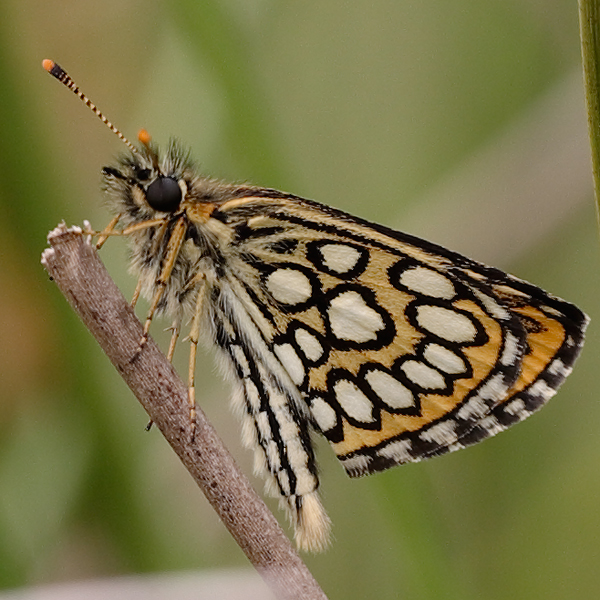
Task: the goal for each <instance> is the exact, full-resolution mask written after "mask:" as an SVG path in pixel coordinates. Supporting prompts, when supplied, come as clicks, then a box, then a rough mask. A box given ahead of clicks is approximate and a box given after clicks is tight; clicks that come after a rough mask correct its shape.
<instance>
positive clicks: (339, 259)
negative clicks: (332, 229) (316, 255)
mask: <svg viewBox="0 0 600 600" xmlns="http://www.w3.org/2000/svg"><path fill="white" fill-rule="evenodd" d="M319 250H320V252H321V255H322V256H323V264H324V265H325V266H326V267H327V268H328V269H329V270H330V271H335V272H336V273H347V272H348V271H350V270H351V269H353V268H354V267H355V266H356V263H357V262H358V259H359V258H360V252H359V251H358V250H357V249H356V248H353V247H352V246H345V245H344V244H324V245H323V246H321V247H320V248H319Z"/></svg>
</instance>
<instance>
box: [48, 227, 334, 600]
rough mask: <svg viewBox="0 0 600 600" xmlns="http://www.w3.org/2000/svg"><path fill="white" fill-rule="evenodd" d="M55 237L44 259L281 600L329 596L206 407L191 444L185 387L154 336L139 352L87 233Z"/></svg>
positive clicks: (133, 329) (130, 319) (136, 330)
mask: <svg viewBox="0 0 600 600" xmlns="http://www.w3.org/2000/svg"><path fill="white" fill-rule="evenodd" d="M48 241H49V243H50V246H51V248H48V249H47V250H45V251H44V253H43V255H42V264H43V265H44V266H45V268H46V269H47V271H48V272H49V273H50V275H51V276H52V278H53V279H54V281H55V282H56V284H57V285H58V287H59V288H60V290H61V292H62V293H63V294H64V295H65V297H66V298H67V300H68V301H69V303H70V304H71V306H72V307H73V308H74V309H75V311H76V312H77V314H78V315H79V316H80V318H81V319H82V321H83V322H84V324H85V326H86V327H87V328H88V329H89V330H90V331H91V333H92V335H93V336H94V337H95V338H96V340H97V341H98V343H99V344H100V346H101V347H102V349H103V350H104V352H105V353H106V354H107V356H108V357H109V359H110V360H111V362H112V363H113V365H114V366H115V367H116V368H117V371H119V373H120V375H121V376H122V377H123V379H124V380H125V382H126V383H127V385H128V386H129V387H130V388H131V390H132V391H133V393H134V394H135V396H136V398H137V399H138V400H139V401H140V402H141V404H142V406H143V407H144V409H145V410H146V412H147V413H148V415H149V416H150V418H151V419H152V421H153V422H154V423H155V425H156V427H158V429H159V430H160V431H161V432H162V434H163V435H164V436H165V438H166V440H167V441H168V442H169V444H170V445H171V447H172V448H173V450H175V452H176V454H177V456H179V458H180V460H181V462H183V464H184V465H185V467H186V468H187V470H188V471H189V473H190V475H191V476H192V477H193V478H194V480H195V481H196V483H197V484H198V486H199V487H200V489H201V490H202V492H203V493H204V495H205V496H206V497H207V498H208V501H209V502H210V504H211V505H212V507H213V508H214V509H215V510H216V511H217V514H218V515H219V517H220V518H221V520H222V521H223V523H224V524H225V526H226V527H227V529H229V532H230V533H231V535H232V536H233V537H234V538H235V540H236V542H237V543H238V544H239V546H240V547H241V548H242V550H243V551H244V553H245V554H246V556H247V557H248V558H249V559H250V561H251V562H252V564H253V565H254V567H255V568H256V569H257V571H258V572H259V573H260V575H261V576H262V577H263V579H264V580H265V581H266V582H267V584H268V585H269V586H270V587H271V589H272V590H273V592H274V593H275V595H276V596H277V598H281V599H282V600H283V599H285V600H292V599H300V598H301V599H303V600H313V599H314V600H317V599H319V600H323V599H324V600H326V596H325V594H324V593H323V591H322V590H321V588H320V587H319V585H318V584H317V582H316V581H315V580H314V578H313V577H312V575H311V574H310V572H309V571H308V569H307V567H306V565H305V564H304V563H303V562H302V560H301V559H300V557H299V556H298V554H297V552H296V551H295V549H294V548H293V547H292V545H291V543H290V541H289V540H288V538H287V537H286V535H285V533H284V532H283V530H282V529H281V527H280V526H279V524H278V523H277V521H276V519H275V517H274V516H273V515H272V514H271V512H270V511H269V509H268V508H267V507H266V505H265V504H264V502H263V501H262V500H261V499H260V498H259V497H258V496H257V494H256V492H255V491H254V490H253V489H252V487H251V485H250V482H249V481H248V480H247V478H246V477H245V476H244V475H243V473H241V471H240V470H239V468H238V466H237V465H236V464H235V461H234V460H233V458H232V456H231V455H230V454H229V452H228V451H227V449H226V448H225V446H224V445H223V443H222V442H221V440H220V439H219V438H218V436H217V434H216V432H215V430H214V429H213V427H212V425H211V424H210V423H209V422H208V421H207V419H206V416H205V414H204V413H203V412H202V410H201V409H200V408H199V407H198V408H197V411H196V432H195V441H194V443H193V444H190V438H191V436H190V433H191V422H190V412H189V406H188V399H187V387H186V385H185V384H184V383H183V381H182V380H181V379H180V378H179V376H178V375H177V373H176V372H175V370H174V369H173V367H172V365H171V364H170V363H169V362H168V361H167V359H166V357H165V356H164V354H162V352H161V351H160V350H159V348H158V346H157V345H156V343H155V342H154V341H153V340H152V339H151V338H150V339H149V340H148V342H147V343H146V344H145V345H144V347H143V348H142V350H141V352H140V351H139V343H140V339H141V337H142V330H143V328H142V325H141V323H140V322H139V320H138V319H137V317H136V315H135V313H134V311H133V309H132V308H131V306H130V305H129V303H128V302H127V301H126V300H125V298H124V297H123V295H122V294H121V292H120V290H119V289H118V288H117V286H116V284H115V283H114V282H113V281H112V279H111V278H110V276H109V274H108V272H107V271H106V269H105V267H104V265H103V264H102V262H101V261H100V259H99V257H98V254H97V252H96V250H95V249H94V248H93V247H92V246H91V245H90V244H89V243H88V242H87V241H86V239H85V237H84V236H83V235H82V234H81V230H80V229H78V228H75V229H67V228H66V227H65V226H64V225H60V226H59V227H57V229H55V230H54V231H52V232H51V233H50V234H49V236H48Z"/></svg>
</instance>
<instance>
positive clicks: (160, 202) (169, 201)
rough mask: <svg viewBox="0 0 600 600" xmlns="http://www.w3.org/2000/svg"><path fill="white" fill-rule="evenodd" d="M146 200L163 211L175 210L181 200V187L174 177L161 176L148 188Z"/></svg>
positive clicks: (154, 207)
mask: <svg viewBox="0 0 600 600" xmlns="http://www.w3.org/2000/svg"><path fill="white" fill-rule="evenodd" d="M146 201H147V202H148V204H149V205H150V206H151V207H152V208H153V209H154V210H159V211H161V212H173V211H175V210H177V209H178V208H179V203H180V202H181V188H180V187H179V184H178V183H177V181H175V179H173V178H172V177H159V178H158V179H157V180H156V181H153V182H152V183H151V184H150V185H149V186H148V189H147V190H146Z"/></svg>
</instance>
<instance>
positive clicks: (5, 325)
mask: <svg viewBox="0 0 600 600" xmlns="http://www.w3.org/2000/svg"><path fill="white" fill-rule="evenodd" d="M0 51H1V53H2V56H1V58H2V60H0V71H1V77H2V79H1V81H2V84H1V85H0V122H1V124H2V128H1V131H2V138H1V141H0V153H1V156H0V169H1V170H2V173H1V174H2V177H1V180H2V185H0V201H1V205H2V211H1V213H0V256H1V260H0V277H1V287H0V340H1V344H0V361H1V362H0V373H1V385H0V387H1V392H0V587H1V588H15V587H20V586H30V585H37V584H44V583H48V582H64V581H71V580H80V579H84V578H94V577H100V576H113V575H122V574H130V573H131V574H133V573H147V572H173V571H179V570H198V571H201V570H210V569H215V568H223V567H228V568H231V567H241V568H248V566H247V562H246V560H245V558H244V556H243V555H242V553H241V551H240V550H239V549H238V548H237V547H236V545H235V544H234V542H233V541H232V539H231V538H230V537H229V535H228V534H227V532H226V531H225V529H224V528H223V527H222V526H221V525H220V523H219V522H218V520H217V519H216V517H215V516H214V514H213V513H212V511H211V510H210V508H209V507H208V505H207V502H206V501H205V500H204V498H203V497H202V496H201V494H200V493H199V492H198V491H197V489H195V487H194V485H193V484H192V482H191V481H190V480H189V478H188V476H187V475H186V472H185V471H184V469H183V467H181V466H180V465H179V464H178V462H177V460H176V458H175V457H174V455H173V453H172V452H171V451H170V449H169V447H168V446H167V444H166V443H165V442H164V441H163V440H162V439H161V437H160V434H159V433H158V432H157V431H156V430H154V431H152V432H151V433H146V432H145V431H144V426H145V424H146V416H145V414H144V413H143V411H142V409H141V408H140V407H139V406H138V404H137V402H136V401H135V399H134V398H133V397H132V395H131V393H130V392H129V390H128V389H127V388H126V386H125V385H124V383H123V382H122V381H121V380H120V378H119V377H118V375H117V374H116V373H115V372H113V370H112V367H111V366H110V365H109V364H108V361H107V359H106V358H105V357H104V355H103V354H102V353H101V351H100V349H99V348H98V347H97V346H96V344H95V342H94V341H93V340H92V339H91V337H90V336H89V334H88V333H87V332H86V331H84V328H83V326H82V325H81V324H80V323H79V321H78V320H77V318H76V317H74V316H73V314H72V313H71V311H70V310H69V308H68V307H67V304H66V302H65V300H64V299H63V298H62V297H61V296H60V294H59V292H58V291H57V289H56V288H55V287H54V285H53V284H52V283H51V282H50V281H49V280H48V277H47V275H46V273H45V272H44V270H43V269H42V267H41V266H40V263H39V258H40V253H41V252H42V250H43V249H44V247H45V245H46V242H45V237H46V233H47V231H48V230H49V229H51V228H53V227H54V226H55V225H56V224H57V223H58V222H59V221H60V220H62V219H65V220H66V221H67V223H68V224H72V223H81V222H82V220H83V219H85V218H87V219H90V220H91V222H92V224H93V225H94V226H96V227H102V226H103V225H104V224H106V223H107V222H108V220H109V216H108V214H107V213H106V211H105V210H104V209H103V206H102V198H101V193H100V191H99V181H100V169H101V167H102V166H104V165H105V164H108V163H110V162H111V160H112V157H113V156H114V155H115V154H116V153H118V152H121V151H122V150H124V148H123V147H122V145H121V143H120V142H119V141H118V140H117V139H116V137H115V136H114V135H113V134H111V133H110V132H109V131H108V130H107V129H106V128H105V127H104V126H102V125H101V124H100V122H99V121H98V120H97V119H96V118H95V117H93V116H92V115H91V114H90V113H89V111H88V110H87V109H86V108H85V107H84V106H83V105H81V103H80V102H79V101H78V100H77V99H76V98H74V97H73V96H72V94H70V93H69V92H67V91H66V90H65V89H63V88H62V86H60V85H59V84H58V83H57V82H56V81H54V80H52V79H51V78H50V77H49V76H48V75H47V74H46V73H44V71H43V70H42V68H41V66H40V62H41V60H42V59H43V58H52V59H54V60H56V61H57V62H59V63H60V64H61V65H62V66H63V67H64V68H65V69H67V70H68V71H69V72H70V74H71V75H72V76H73V77H74V79H75V80H76V81H77V83H78V84H79V85H80V86H81V87H82V89H83V90H84V91H85V92H86V93H87V94H88V95H89V96H90V98H91V99H92V100H93V101H94V102H95V103H97V104H98V105H99V107H100V108H101V109H102V110H103V111H104V112H105V113H106V114H107V116H108V117H109V118H110V119H111V120H112V121H113V122H114V123H115V124H116V125H117V126H119V127H120V128H121V129H122V130H123V132H124V133H125V135H127V136H128V137H129V138H135V135H136V132H137V130H138V129H139V128H140V127H146V128H147V129H148V130H149V131H150V132H151V133H152V135H153V137H154V139H155V140H156V141H157V142H159V143H162V144H164V143H166V141H167V140H168V138H169V137H170V136H176V137H178V138H180V139H181V140H182V141H183V142H184V143H185V144H186V145H189V146H190V147H191V148H192V149H193V154H194V156H195V157H196V159H197V160H198V161H199V163H200V164H201V165H202V168H203V170H204V171H205V172H206V174H209V175H211V176H216V177H222V178H226V179H228V180H238V181H241V180H247V181H252V182H254V183H257V184H261V185H265V186H269V187H278V188H281V189H284V190H287V191H291V192H293V193H295V194H299V195H302V196H305V197H309V198H313V199H316V200H319V201H321V202H324V203H328V204H331V205H333V206H335V207H338V208H341V209H343V210H346V211H349V212H352V213H354V214H357V215H359V216H361V217H364V218H367V219H370V220H374V221H378V222H382V223H385V224H388V225H390V226H392V227H396V228H399V229H402V230H405V231H407V232H410V233H412V234H415V235H420V236H423V237H427V238H430V239H432V240H433V241H436V242H437V243H440V244H444V245H448V246H450V247H452V249H454V250H457V251H460V252H462V253H465V254H467V255H469V256H471V257H472V258H475V259H479V260H482V261H485V262H491V263H493V264H494V265H495V266H498V267H501V268H503V269H505V270H509V271H511V272H513V273H515V274H516V275H518V276H520V277H523V278H526V279H528V280H530V281H532V282H534V283H536V284H537V285H540V286H541V287H544V288H546V289H549V290H551V291H552V292H553V293H555V294H556V295H559V296H561V297H564V298H567V299H568V300H570V301H572V302H574V303H577V304H578V305H580V306H581V307H582V308H583V309H584V310H585V311H586V312H588V313H589V314H590V316H592V319H594V318H595V321H592V326H591V328H590V330H589V335H588V341H587V346H586V348H585V349H584V353H583V355H582V357H581V359H580V361H579V363H578V365H577V367H576V369H575V371H574V373H573V375H572V376H571V377H570V378H569V380H568V381H567V382H566V384H565V385H564V387H563V388H562V389H561V391H560V393H559V394H558V396H557V397H556V398H555V399H553V400H552V401H551V402H550V404H549V405H548V406H547V407H546V408H545V409H544V410H543V411H541V412H540V413H539V414H537V415H536V416H535V417H533V418H532V419H530V420H528V421H526V422H525V423H524V424H522V425H519V426H517V427H515V428H514V429H513V430H511V431H509V432H506V433H504V434H502V435H500V436H498V437H497V438H494V439H492V440H489V441H486V442H485V443H484V444H481V445H479V446H477V447H474V448H471V449H469V450H467V451H464V452H459V453H456V454H452V455H449V456H446V457H443V458H439V459H436V460H433V461H431V462H427V463H422V464H419V465H411V466H406V467H403V468H398V469H392V470H390V471H387V472H385V473H382V474H379V475H376V476H372V477H368V478H364V479H361V480H357V481H351V480H349V479H347V478H346V476H345V475H344V473H343V471H342V469H341V468H340V466H339V465H338V464H336V459H335V457H334V456H333V453H332V452H331V451H330V450H329V449H328V447H327V445H326V444H324V443H320V444H319V459H320V462H321V464H322V483H323V487H322V489H323V496H324V503H325V505H326V507H327V509H328V511H329V514H330V516H331V517H332V519H333V523H334V535H335V540H334V544H333V546H332V547H331V549H330V550H329V551H328V552H327V553H325V554H323V555H318V556H307V557H306V561H307V563H308V565H309V567H310V569H311V570H312V572H313V574H314V575H315V577H316V578H317V580H318V581H319V582H320V583H321V584H322V586H323V588H324V590H325V592H326V593H327V594H328V596H329V598H330V599H331V600H336V599H341V598H344V599H354V598H357V599H362V598H378V599H388V598H390V599H392V598H409V599H411V600H414V599H419V600H420V599H423V600H427V599H440V598H443V599H460V600H469V599H480V598H486V599H492V600H495V599H498V600H499V599H505V598H506V599H508V598H511V599H512V598H541V597H543V598H546V599H554V598H557V599H558V598H560V599H561V600H564V599H570V598H593V597H596V596H597V593H598V592H597V590H598V588H599V586H600V570H599V569H598V564H599V561H600V517H599V514H598V506H599V497H600V478H599V477H598V464H599V462H600V436H599V435H598V433H599V431H600V404H599V403H598V401H597V397H598V392H597V389H596V386H597V385H598V372H597V371H596V369H597V365H596V357H597V355H598V351H599V344H600V340H599V337H598V334H597V333H596V331H597V329H596V325H595V324H596V322H598V317H599V316H600V312H599V311H598V309H597V298H598V296H599V292H600V290H599V289H598V288H599V286H598V284H597V277H596V276H595V275H594V274H595V273H598V270H599V267H600V264H599V257H598V233H597V227H596V218H595V214H594V207H593V199H592V191H591V174H590V165H589V159H588V155H589V150H588V142H587V137H586V135H587V132H586V122H585V115H584V108H583V92H582V83H581V74H580V56H579V40H578V23H577V4H576V2H574V1H573V2H565V1H564V0H515V1H510V2H507V1H506V0H434V1H433V2H416V1H413V2H406V1H398V0H381V1H380V2H367V1H366V0H357V1H355V2H351V3H349V2H342V1H340V0H326V1H325V2H323V1H317V0H308V1H303V2H298V1H296V2H294V1H291V2H283V1H277V0H221V1H217V0H208V1H202V2H199V1H197V0H196V1H192V0H189V1H187V2H186V1H183V0H182V1H172V2H168V1H163V2H160V1H154V2H141V1H135V0H119V1H114V0H108V1H107V2H104V3H102V4H101V5H99V4H98V3H92V2H88V1H81V0H80V1H77V2H75V1H73V0H68V1H67V2H61V3H58V2H37V1H35V0H20V1H19V2H17V0H4V2H3V18H2V20H1V22H0ZM102 257H103V260H105V262H106V264H107V265H108V267H109V270H110V271H111V273H112V274H113V275H114V277H115V279H116V280H117V282H118V283H119V285H120V287H121V288H122V289H123V290H124V292H125V294H126V295H127V296H131V294H132V292H133V288H134V286H135V282H134V281H133V280H132V279H131V278H130V277H129V275H128V274H127V265H126V253H125V247H124V244H123V243H122V242H121V240H115V241H113V243H110V244H107V245H106V246H105V248H104V249H103V250H102ZM166 325H167V324H166V323H165V326H166ZM160 329H161V327H160V325H158V326H155V328H154V333H155V334H156V336H157V337H159V338H160V339H162V340H163V343H164V341H165V338H164V336H163V335H161V332H160ZM186 353H187V348H186V345H185V344H182V345H181V347H180V349H179V353H178V355H177V357H176V358H177V361H178V364H179V365H185V361H186ZM200 362H201V365H200V367H199V372H198V379H199V381H200V384H199V390H198V393H197V395H198V397H199V402H200V404H201V405H202V407H203V408H204V409H205V410H206V411H207V413H208V414H209V416H210V418H211V419H212V420H213V422H214V424H215V426H216V427H217V429H218V430H219V432H220V433H221V434H222V436H223V437H224V439H225V441H226V442H227V444H228V445H229V447H230V448H231V450H232V452H233V453H234V455H235V456H236V458H237V459H238V460H239V462H240V463H241V465H242V467H243V469H244V470H245V471H246V472H247V473H248V474H250V473H251V462H252V461H251V457H250V456H249V454H248V453H247V452H245V451H244V450H242V449H241V447H240V443H239V439H240V432H239V427H238V423H237V422H236V421H235V419H234V417H233V416H232V415H231V414H230V411H229V408H228V396H229V390H228V387H227V386H225V385H223V383H222V382H221V380H220V379H219V377H218V376H217V375H216V374H215V373H214V368H213V361H212V357H211V355H210V352H208V353H204V354H203V355H202V356H201V358H200ZM180 372H181V368H180ZM183 372H185V367H183ZM255 484H256V486H257V488H258V489H259V490H262V483H260V482H258V481H255ZM270 505H271V506H273V507H274V508H275V505H274V503H272V502H271V503H270ZM276 514H277V515H278V517H279V518H280V519H281V516H282V515H281V513H279V512H278V511H276ZM240 597H243V595H242V596H240Z"/></svg>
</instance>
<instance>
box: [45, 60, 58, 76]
mask: <svg viewBox="0 0 600 600" xmlns="http://www.w3.org/2000/svg"><path fill="white" fill-rule="evenodd" d="M55 64H56V63H55V62H54V61H53V60H50V59H49V58H45V59H44V60H43V61H42V67H44V69H46V71H48V73H50V71H52V69H53V68H54V65H55Z"/></svg>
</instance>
